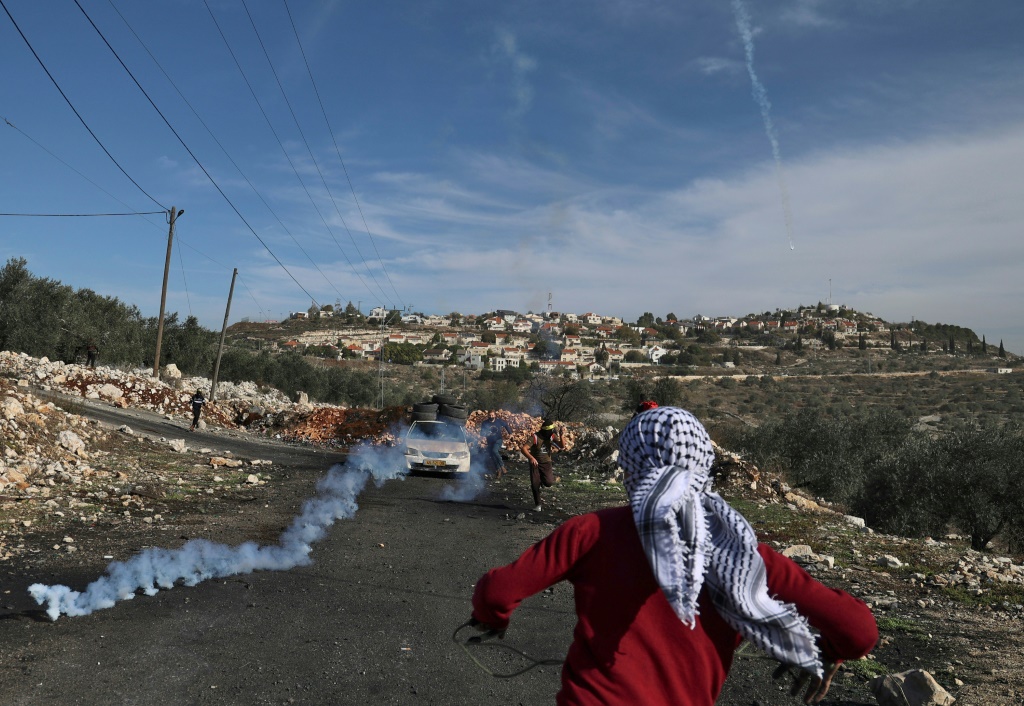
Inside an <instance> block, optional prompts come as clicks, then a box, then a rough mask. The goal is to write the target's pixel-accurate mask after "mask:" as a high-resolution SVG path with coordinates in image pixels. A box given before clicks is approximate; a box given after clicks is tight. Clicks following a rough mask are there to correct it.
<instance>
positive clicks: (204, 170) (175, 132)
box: [0, 0, 316, 304]
mask: <svg viewBox="0 0 1024 706" xmlns="http://www.w3.org/2000/svg"><path fill="white" fill-rule="evenodd" d="M74 2H75V5H77V6H78V9H79V10H81V12H82V14H83V15H85V19H87V20H88V21H89V24H90V25H92V28H93V29H94V30H95V31H96V34H98V35H99V36H100V39H102V40H103V43H104V44H106V45H107V48H108V49H109V50H110V52H111V53H112V54H113V55H114V58H115V59H117V61H118V63H120V64H121V67H122V68H123V69H124V70H125V71H126V72H127V73H128V76H130V77H131V79H132V81H133V82H134V83H135V85H136V86H137V87H138V89H139V90H140V91H142V95H144V96H145V97H146V100H147V101H149V104H150V105H151V106H153V110H155V111H156V112H157V115H159V116H160V118H161V119H162V120H163V121H164V124H165V125H167V127H168V129H170V131H171V132H172V133H174V136H175V137H176V138H178V142H180V143H181V146H182V147H184V148H185V151H186V152H188V154H189V156H190V157H191V158H192V160H193V161H194V162H195V163H196V165H197V166H198V167H199V168H200V169H201V170H203V174H205V175H206V178H207V179H209V180H210V183H211V184H213V186H214V188H215V189H217V192H218V193H219V194H220V195H221V197H222V198H223V199H224V200H225V201H226V202H227V204H228V205H229V206H230V207H231V209H232V210H233V211H234V212H235V214H236V215H237V216H238V217H239V218H240V219H241V220H242V223H244V224H245V225H246V227H247V228H248V229H249V231H250V232H251V233H252V234H253V235H254V236H255V237H256V239H257V240H258V241H260V244H261V245H262V246H263V247H264V248H266V250H267V252H268V253H270V256H271V257H273V258H274V260H275V261H276V262H277V264H278V265H280V266H281V269H283V270H284V271H285V272H286V273H287V274H288V276H289V277H291V279H292V281H293V282H295V284H296V285H297V286H298V288H299V289H301V290H302V291H303V293H305V295H306V296H307V297H308V298H309V299H310V300H311V301H313V303H314V304H315V303H316V298H315V297H314V296H313V295H312V294H310V293H309V292H308V291H306V288H305V287H303V286H302V283H301V282H299V280H297V279H296V278H295V275H293V274H292V273H291V270H289V269H288V268H287V267H286V266H285V264H284V263H283V262H281V260H280V258H278V256H277V255H276V254H274V251H273V250H271V249H270V246H269V245H267V244H266V242H264V240H263V238H261V237H260V235H259V233H257V232H256V229H255V228H253V227H252V226H251V225H250V224H249V221H247V220H246V218H245V216H243V215H242V212H241V211H239V210H238V207H237V206H235V204H234V202H233V201H232V200H231V199H230V198H228V195H227V194H226V193H224V190H223V189H221V188H220V184H218V183H217V180H216V179H214V178H213V176H212V175H211V174H210V172H209V171H207V169H206V167H204V166H203V163H202V162H200V161H199V158H198V157H196V155H195V153H194V152H192V150H191V149H190V148H189V146H188V145H187V144H186V143H185V140H183V139H182V137H181V135H179V134H178V131H177V130H175V129H174V126H173V125H171V123H170V121H169V120H168V119H167V118H166V116H164V114H163V112H161V110H160V108H158V107H157V105H156V103H154V102H153V99H152V98H150V96H149V94H148V93H147V92H146V89H145V88H143V87H142V84H141V83H139V81H138V79H136V78H135V74H133V73H132V72H131V69H129V68H128V66H127V65H126V64H125V63H124V61H122V60H121V57H120V56H118V53H117V51H115V50H114V47H112V46H111V45H110V42H108V41H107V38H106V37H105V36H104V35H103V32H101V31H100V28H99V27H97V26H96V23H95V22H93V21H92V18H91V17H89V13H87V12H86V11H85V8H83V7H82V5H81V3H79V2H78V0H74ZM2 3H3V0H0V4H2ZM5 9H6V8H5Z"/></svg>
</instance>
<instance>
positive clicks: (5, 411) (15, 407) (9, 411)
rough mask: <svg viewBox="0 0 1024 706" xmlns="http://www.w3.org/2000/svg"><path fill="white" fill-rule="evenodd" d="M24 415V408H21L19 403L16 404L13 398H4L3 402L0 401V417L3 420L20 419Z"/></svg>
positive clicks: (16, 401)
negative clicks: (0, 416)
mask: <svg viewBox="0 0 1024 706" xmlns="http://www.w3.org/2000/svg"><path fill="white" fill-rule="evenodd" d="M24 413H25V408H24V407H22V406H21V402H18V400H16V399H14V398H13V397H5V398H4V399H3V401H0V415H2V416H3V418H4V419H7V420H11V419H14V418H15V417H20V416H21V415H22V414H24Z"/></svg>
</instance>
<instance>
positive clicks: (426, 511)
mask: <svg viewBox="0 0 1024 706" xmlns="http://www.w3.org/2000/svg"><path fill="white" fill-rule="evenodd" d="M89 413H90V414H99V415H101V416H102V417H103V418H104V419H105V420H107V421H109V422H110V423H113V424H121V423H125V421H127V423H129V424H131V425H132V426H133V428H135V429H136V430H137V431H145V432H146V433H151V434H157V435H169V434H170V433H171V428H172V425H171V423H169V422H166V421H164V420H161V418H159V417H157V416H156V415H151V414H146V413H139V412H122V411H116V410H106V411H101V412H99V413H96V412H95V410H92V411H90V412H89ZM174 429H176V427H174ZM186 433H187V432H186ZM194 438H197V439H202V440H203V443H207V442H208V443H210V445H211V446H215V447H216V448H219V449H231V450H234V451H235V453H239V454H241V453H245V454H246V455H248V456H250V457H271V458H273V459H274V462H275V464H274V465H275V470H276V475H279V476H281V480H280V482H277V483H275V485H274V486H273V490H272V495H271V496H269V497H265V498H259V499H258V500H257V501H256V502H248V503H245V502H239V503H235V504H231V505H230V506H227V507H223V508H221V509H219V510H218V511H217V512H210V513H209V514H208V515H207V516H206V517H205V518H196V519H195V520H194V521H185V520H183V521H182V522H179V523H178V524H176V525H170V526H169V527H168V528H167V529H166V530H165V531H163V532H156V531H153V532H150V533H149V534H145V533H141V534H137V533H136V534H124V535H120V534H118V535H116V536H115V535H114V534H109V533H110V532H112V531H113V530H110V529H109V528H108V529H106V530H103V529H97V530H96V534H95V535H94V536H82V537H80V538H79V542H81V543H82V544H83V545H84V546H90V545H91V546H96V547H106V546H108V545H109V546H110V547H112V548H111V549H110V554H111V555H115V556H116V558H118V559H125V558H128V556H130V555H131V554H132V553H134V552H136V551H138V550H140V549H142V548H143V547H145V546H147V545H157V546H166V547H176V546H180V544H182V543H183V541H184V540H185V539H186V538H192V537H209V538H211V539H214V540H216V541H222V542H227V543H232V544H234V543H238V542H241V541H245V540H249V539H253V540H256V541H259V542H262V543H272V542H274V540H275V539H276V537H277V535H278V533H279V532H280V531H281V530H282V529H283V528H284V527H285V526H286V524H287V522H288V521H289V519H290V517H291V516H292V515H294V514H295V513H296V512H297V511H298V509H299V507H300V505H301V502H302V499H303V498H305V497H308V496H310V495H312V494H313V488H314V482H315V480H316V478H317V477H319V476H320V475H321V474H322V473H323V472H324V471H326V467H327V465H329V464H330V463H331V462H332V460H334V459H332V458H331V457H329V456H328V457H325V455H324V454H323V453H322V452H319V451H313V450H311V449H306V448H301V447H292V446H284V445H281V444H267V443H266V442H261V441H254V440H251V439H245V438H241V437H234V436H227V435H226V434H224V433H215V434H209V435H207V436H206V438H203V437H194ZM448 482H449V481H445V480H440V479H434V478H420V477H414V478H406V479H404V480H395V481H389V482H387V483H386V484H384V485H383V486H382V487H380V488H376V487H373V486H372V485H371V486H370V487H369V488H368V489H367V490H366V491H365V492H364V493H363V494H362V495H361V496H360V497H359V499H358V503H359V510H358V512H357V513H356V515H355V517H354V518H352V519H350V520H343V521H340V522H338V523H337V524H336V525H335V526H334V527H333V529H332V530H331V531H330V533H329V535H328V537H327V538H326V539H324V540H323V541H322V542H320V543H319V544H317V545H316V547H315V549H314V552H313V562H314V563H313V564H312V565H310V566H307V567H302V568H297V569H293V570H290V571H282V572H260V573H255V574H249V575H241V576H235V577H231V578H228V579H219V580H210V581H207V582H204V583H201V584H199V585H197V586H195V587H191V588H189V587H183V586H178V587H176V588H173V589H171V590H167V591H161V592H160V593H158V594H157V595H155V596H144V595H138V596H137V597H136V598H135V599H134V600H131V601H125V602H122V603H119V604H117V605H116V606H115V607H113V608H111V609H107V610H101V611H97V612H95V613H93V614H91V615H88V616H84V617H77V618H68V617H61V618H60V619H59V620H57V621H56V622H51V621H50V620H49V618H47V617H46V615H45V614H44V613H43V612H42V611H41V610H40V609H39V607H38V606H36V605H35V604H34V602H33V601H32V600H31V598H30V597H29V596H28V594H27V592H26V588H27V586H28V585H29V584H31V583H34V582H44V583H64V584H67V585H70V586H71V587H73V588H75V589H79V590H80V589H82V588H84V586H85V585H86V584H88V583H89V582H90V581H92V580H94V579H95V578H97V577H99V576H100V575H101V574H102V572H103V569H104V567H105V564H106V562H105V561H101V560H99V559H97V560H95V561H93V562H86V563H85V564H84V565H81V566H76V567H73V568H67V567H66V568H61V565H59V564H54V563H53V562H52V561H50V562H48V561H45V560H43V559H39V560H36V561H33V560H32V559H31V558H26V559H25V560H23V561H20V562H19V563H18V564H17V565H6V566H4V567H3V569H0V571H2V572H3V573H2V574H0V578H2V587H3V595H2V603H3V609H2V610H0V618H2V625H0V660H2V664H3V667H4V669H3V670H2V671H0V703H3V704H12V705H15V704H18V705H21V704H25V705H28V704H62V705H64V704H89V705H92V704H96V705H100V704H103V705H107V704H146V705H150V704H169V705H170V704H174V705H178V704H292V703H295V704H480V703H494V704H550V703H553V701H554V694H555V693H556V692H557V690H558V681H559V670H558V668H557V667H544V668H538V669H535V670H533V671H531V672H529V673H528V674H526V675H524V676H521V677H518V678H515V679H508V680H503V679H494V678H492V677H491V676H488V675H487V674H485V673H484V672H482V671H481V670H479V669H478V668H477V667H476V666H475V665H474V664H473V662H472V661H471V660H470V659H469V657H468V656H466V655H465V654H464V653H463V652H462V651H461V650H460V649H459V648H458V647H457V646H455V645H454V644H453V643H452V642H451V639H450V636H451V633H452V631H453V630H454V628H455V627H456V626H457V625H459V624H460V623H462V622H463V621H464V620H465V619H466V618H467V617H468V616H469V611H470V603H469V598H470V595H471V593H472V588H473V584H474V582H475V580H476V579H477V578H478V577H479V575H480V574H481V573H482V572H483V571H485V570H486V569H487V568H489V567H491V566H494V565H498V564H502V563H505V562H507V561H509V560H511V559H512V558H514V557H515V556H516V555H517V554H518V553H519V552H520V551H521V550H522V549H524V548H525V547H526V546H528V545H529V544H530V543H532V542H533V541H535V540H536V539H538V538H540V537H541V536H543V535H544V534H546V533H547V532H548V531H550V529H551V527H553V526H554V524H555V523H556V522H558V521H560V520H561V519H563V518H562V517H557V516H550V515H544V516H538V515H534V514H533V513H526V514H525V516H521V515H520V513H521V512H522V510H523V509H524V505H525V503H526V501H527V496H528V488H526V483H525V479H524V478H523V475H522V471H521V470H518V471H517V472H516V473H515V474H513V475H512V476H511V477H508V478H506V479H505V480H503V481H502V482H501V484H500V485H491V486H489V489H488V491H487V492H486V493H485V495H484V496H483V497H482V498H481V499H479V500H478V501H477V502H475V503H469V504H454V503H448V502H442V501H440V500H439V499H438V498H439V494H440V492H441V489H442V487H443V486H444V485H445V484H446V483H448ZM517 517H518V518H519V519H517ZM104 532H108V534H107V535H106V536H104V534H103V533H104ZM97 556H101V553H100V554H97ZM573 623H574V616H573V611H572V595H571V588H570V587H569V586H568V585H566V584H560V585H558V586H556V587H555V588H554V589H553V590H552V591H551V592H550V593H542V594H540V595H539V596H536V597H534V598H531V599H529V600H528V601H527V602H526V603H525V604H524V605H523V607H522V608H521V609H520V610H519V611H518V612H517V614H516V616H515V619H514V621H513V626H512V629H511V630H510V631H509V633H508V637H507V642H508V643H509V644H511V645H514V646H515V647H516V648H518V649H520V650H523V651H525V652H527V653H529V654H531V655H534V656H536V657H539V658H546V657H561V656H563V655H564V653H565V649H566V647H567V645H568V642H569V639H570V635H571V631H572V626H573ZM480 657H481V659H483V660H486V661H487V662H488V663H489V664H490V665H491V666H492V667H493V668H495V669H496V670H499V671H514V670H515V669H517V668H520V667H522V666H525V663H524V662H523V661H521V660H519V659H515V660H513V659H512V658H511V657H509V656H506V655H504V654H495V653H492V652H483V653H481V654H480ZM772 666H774V665H770V664H769V663H767V662H762V661H760V660H740V661H739V663H738V664H737V667H736V669H734V671H733V674H732V676H731V677H730V680H729V683H728V685H727V689H726V693H725V695H724V696H723V699H722V701H721V703H723V704H734V705H736V706H739V705H742V706H749V705H750V704H755V703H756V704H761V705H762V706H768V705H769V704H793V703H797V701H796V700H795V699H791V698H789V697H788V696H787V695H785V694H784V693H783V692H782V691H781V689H780V687H779V686H776V685H774V684H772V683H771V682H770V681H769V680H768V678H767V675H768V674H769V673H770V671H771V668H772ZM834 696H835V698H834V699H832V700H830V701H829V702H828V703H832V704H844V705H845V706H853V705H855V704H868V703H872V701H871V700H870V698H869V697H868V696H867V693H866V691H865V689H864V687H863V685H862V684H861V683H860V682H858V681H854V680H848V681H846V682H844V683H842V684H839V685H837V686H836V687H835V689H834Z"/></svg>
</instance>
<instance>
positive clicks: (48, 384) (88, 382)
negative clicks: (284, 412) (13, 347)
mask: <svg viewBox="0 0 1024 706" xmlns="http://www.w3.org/2000/svg"><path fill="white" fill-rule="evenodd" d="M168 368H170V369H171V370H170V373H171V375H170V377H169V378H168V380H169V381H170V382H167V381H164V380H160V379H157V378H155V377H152V376H151V375H149V374H146V373H145V371H135V372H126V371H123V370H118V369H117V368H111V367H107V366H100V367H97V368H89V367H86V366H84V365H76V364H74V363H63V362H61V361H59V360H58V361H51V360H49V359H48V358H33V357H31V356H28V355H25V354H24V353H11V352H9V351H0V375H2V376H4V377H8V378H14V379H16V380H17V384H18V385H19V387H28V386H29V385H32V386H36V387H39V388H40V389H43V390H54V391H56V392H60V393H64V394H71V395H76V396H79V397H84V398H85V399H92V400H104V401H106V402H110V403H112V404H114V405H116V406H118V407H122V408H126V407H132V408H137V409H148V410H152V411H154V412H156V413H158V414H165V415H181V416H182V417H183V418H185V417H190V410H191V406H190V403H189V400H190V398H191V392H187V391H185V390H181V389H178V386H177V385H176V381H177V380H179V379H180V373H177V369H176V368H175V367H174V366H168ZM175 373H177V375H178V377H175ZM203 414H204V415H205V416H206V417H207V418H212V419H215V420H216V421H218V422H219V423H221V424H231V423H232V417H233V416H234V411H233V410H232V409H230V408H227V409H223V408H222V406H221V405H217V404H209V405H207V409H205V410H204V412H203Z"/></svg>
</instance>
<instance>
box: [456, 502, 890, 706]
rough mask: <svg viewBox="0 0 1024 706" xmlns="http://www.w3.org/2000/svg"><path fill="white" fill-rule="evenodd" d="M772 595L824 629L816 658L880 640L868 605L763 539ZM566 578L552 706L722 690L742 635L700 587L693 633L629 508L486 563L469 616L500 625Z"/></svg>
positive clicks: (695, 705) (849, 654) (697, 697)
mask: <svg viewBox="0 0 1024 706" xmlns="http://www.w3.org/2000/svg"><path fill="white" fill-rule="evenodd" d="M758 551H759V552H760V554H761V556H762V557H763V558H764V562H765V565H766V566H767V569H768V588H769V591H770V593H771V594H772V595H773V596H775V597H776V598H777V599H778V600H780V601H782V602H784V603H793V604H795V605H796V607H797V609H798V610H799V612H800V613H801V615H803V616H805V617H806V618H807V619H808V620H809V621H810V623H811V625H812V626H814V627H815V628H817V629H818V630H819V631H820V632H821V638H820V640H819V644H820V645H821V648H822V657H823V659H825V660H829V661H838V660H843V659H856V658H859V657H863V656H864V655H865V654H867V653H868V652H869V651H871V649H872V648H873V647H874V645H875V643H876V642H877V640H878V628H877V627H876V625H875V620H874V617H873V616H872V615H871V611H870V610H869V609H868V607H867V606H866V605H864V603H862V602H861V601H859V600H857V599H856V598H854V597H853V596H851V595H849V594H848V593H845V592H843V591H839V590H836V589H831V588H827V587H826V586H824V585H822V584H821V583H819V582H818V581H815V580H814V579H813V578H811V577H810V576H809V575H808V574H807V573H806V572H805V571H804V570H803V569H801V568H800V567H799V566H797V565H796V564H795V563H793V562H792V561H791V560H789V559H787V558H786V557H783V556H782V555H780V554H778V553H776V552H775V551H774V550H773V549H771V548H770V547H768V546H766V545H764V544H761V545H759V546H758ZM563 579H564V580H567V581H570V582H571V583H572V584H573V590H574V594H575V599H576V615H577V617H578V621H577V623H576V628H575V630H574V632H573V643H572V645H571V646H570V647H569V654H568V656H567V657H566V660H565V666H564V667H563V669H562V689H561V691H560V692H559V693H558V696H557V699H556V701H557V703H558V704H561V705H563V706H567V705H568V704H581V705H582V704H587V705H589V704H595V705H596V704H645V706H658V705H659V704H665V705H666V706H668V705H669V704H671V705H672V706H710V705H711V704H714V702H715V699H717V698H718V694H719V693H720V692H721V690H722V684H723V683H724V681H725V677H726V675H727V674H728V672H729V668H730V667H731V666H732V656H733V651H734V650H735V649H736V647H737V646H738V645H739V643H740V641H741V637H740V635H739V633H737V632H736V631H735V630H733V629H732V628H731V627H729V625H728V624H727V623H726V622H725V621H724V620H723V619H722V618H721V616H720V615H719V614H718V612H717V611H716V610H715V608H714V606H713V604H712V602H711V600H710V598H709V597H708V596H707V593H706V591H702V592H701V595H700V599H699V601H698V607H699V610H700V615H699V616H698V617H697V620H696V627H695V628H694V629H690V628H689V627H687V626H686V625H684V624H683V623H682V621H680V620H679V618H678V617H676V614H675V613H674V612H673V611H672V608H671V606H670V605H669V603H668V600H667V599H666V598H665V595H664V593H662V592H661V589H660V588H659V587H658V584H657V582H656V581H655V579H654V574H653V573H652V572H651V569H650V566H649V565H648V563H647V558H646V557H645V555H644V553H643V548H642V547H641V545H640V538H639V536H638V535H637V532H636V526H635V525H634V524H633V515H632V511H631V510H630V508H629V507H620V508H613V509H610V510H602V511H600V512H593V513H589V514H587V515H580V516H579V517H574V518H572V519H571V520H569V521H567V522H566V523H565V524H563V525H562V526H561V527H559V528H558V529H556V530H555V531H554V532H552V533H551V534H550V535H548V536H547V537H546V538H545V539H543V540H541V541H540V542H538V543H537V544H535V545H533V546H532V547H530V548H529V549H527V550H526V551H525V552H524V553H523V555H522V556H521V557H519V558H518V559H517V560H516V561H514V562H512V563H511V564H509V565H508V566H503V567H501V568H498V569H491V570H490V571H489V572H487V574H485V575H484V576H483V578H481V579H480V581H479V582H478V583H477V585H476V591H475V592H474V594H473V617H474V618H476V619H477V620H479V621H481V622H482V623H485V624H487V625H488V626H490V627H492V628H495V629H500V630H503V629H505V628H506V627H507V626H508V622H509V617H510V616H511V614H512V611H513V610H515V609H516V607H517V606H518V605H519V604H520V602H522V601H523V599H525V598H526V597H528V596H531V595H533V594H534V593H537V592H539V591H542V590H543V589H545V588H547V587H548V586H551V585H553V584H555V583H557V582H559V581H562V580H563Z"/></svg>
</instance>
